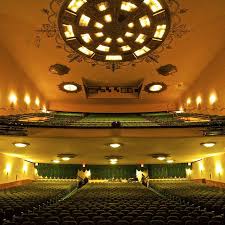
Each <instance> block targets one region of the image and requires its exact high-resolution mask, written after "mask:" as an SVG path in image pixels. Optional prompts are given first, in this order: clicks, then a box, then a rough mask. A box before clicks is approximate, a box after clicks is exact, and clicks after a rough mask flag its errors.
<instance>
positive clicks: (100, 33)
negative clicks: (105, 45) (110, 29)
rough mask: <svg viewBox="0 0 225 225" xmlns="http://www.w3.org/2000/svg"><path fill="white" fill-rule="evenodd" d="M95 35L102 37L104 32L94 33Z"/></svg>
mask: <svg viewBox="0 0 225 225" xmlns="http://www.w3.org/2000/svg"><path fill="white" fill-rule="evenodd" d="M95 36H96V37H103V36H104V34H103V33H102V32H98V33H95Z"/></svg>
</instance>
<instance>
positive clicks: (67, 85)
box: [58, 82, 82, 93]
mask: <svg viewBox="0 0 225 225" xmlns="http://www.w3.org/2000/svg"><path fill="white" fill-rule="evenodd" d="M58 87H59V89H60V90H61V91H64V92H67V93H77V92H79V91H81V89H82V88H81V86H80V85H79V84H77V83H75V82H63V83H61V84H59V85H58Z"/></svg>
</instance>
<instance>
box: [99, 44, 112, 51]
mask: <svg viewBox="0 0 225 225" xmlns="http://www.w3.org/2000/svg"><path fill="white" fill-rule="evenodd" d="M96 49H97V50H99V51H102V52H109V49H110V47H108V46H105V45H99V46H98V47H97V48H96Z"/></svg>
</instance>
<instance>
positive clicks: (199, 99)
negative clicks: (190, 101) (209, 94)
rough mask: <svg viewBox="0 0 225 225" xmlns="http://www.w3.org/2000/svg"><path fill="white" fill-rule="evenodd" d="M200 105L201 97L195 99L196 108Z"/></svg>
mask: <svg viewBox="0 0 225 225" xmlns="http://www.w3.org/2000/svg"><path fill="white" fill-rule="evenodd" d="M201 103H202V98H201V96H198V97H197V98H196V104H197V106H198V105H200V104H201Z"/></svg>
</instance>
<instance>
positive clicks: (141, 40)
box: [135, 34, 147, 44]
mask: <svg viewBox="0 0 225 225" xmlns="http://www.w3.org/2000/svg"><path fill="white" fill-rule="evenodd" d="M146 37H147V36H146V35H145V34H139V35H138V37H137V38H136V40H135V42H137V43H139V44H142V43H144V42H145V39H146Z"/></svg>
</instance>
